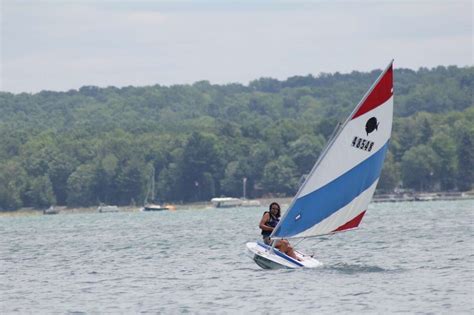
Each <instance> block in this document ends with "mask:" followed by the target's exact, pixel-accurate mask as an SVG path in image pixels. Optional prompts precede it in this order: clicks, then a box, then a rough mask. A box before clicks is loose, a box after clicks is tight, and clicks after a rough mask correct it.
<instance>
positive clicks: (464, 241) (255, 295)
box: [0, 200, 474, 314]
mask: <svg viewBox="0 0 474 315" xmlns="http://www.w3.org/2000/svg"><path fill="white" fill-rule="evenodd" d="M263 211H264V207H261V208H234V209H201V210H192V209H190V210H179V211H174V212H151V213H140V212H136V213H135V212H134V213H131V212H128V213H102V214H101V213H84V214H59V215H55V216H22V217H5V216H4V217H0V313H3V314H4V313H15V312H17V313H49V314H50V313H74V314H80V313H139V312H144V313H165V314H168V313H172V314H176V313H201V314H202V313H204V314H206V313H213V314H229V313H239V314H240V313H242V314H245V313H250V312H256V313H263V314H270V313H271V314H291V313H297V314H315V313H318V314H333V313H337V312H342V313H349V312H351V313H353V312H356V313H361V312H364V313H395V312H400V313H421V314H425V313H445V314H447V313H466V314H467V313H470V314H473V313H474V301H473V300H474V270H473V268H474V242H473V239H474V238H473V227H474V225H473V223H474V222H473V221H474V201H473V200H464V201H449V202H448V201H446V202H444V201H437V202H418V203H415V202H412V203H385V204H382V203H377V204H371V205H370V207H369V211H368V212H367V214H366V216H365V218H364V220H363V221H362V224H361V228H360V229H359V230H357V231H354V232H347V233H339V234H337V235H333V236H330V237H324V238H317V239H311V240H305V241H304V242H302V243H300V244H299V245H298V246H297V247H298V248H300V249H303V250H306V251H308V252H310V253H315V254H316V257H317V258H318V259H319V260H320V261H322V262H323V263H324V267H321V268H318V269H300V270H263V269H260V268H259V267H258V266H257V265H256V264H255V263H254V262H253V261H252V260H251V259H250V258H249V257H248V256H247V254H246V251H245V243H246V242H247V241H253V240H256V239H259V230H258V222H259V220H260V218H261V215H262V213H263Z"/></svg>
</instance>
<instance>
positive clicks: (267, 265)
mask: <svg viewBox="0 0 474 315" xmlns="http://www.w3.org/2000/svg"><path fill="white" fill-rule="evenodd" d="M246 245H247V249H248V251H249V252H250V255H251V257H252V259H253V260H254V261H255V262H256V263H257V265H259V266H260V267H262V268H264V269H282V268H287V269H297V268H316V267H321V266H322V265H323V264H322V263H321V262H320V261H318V260H316V259H314V258H313V257H311V256H309V255H305V254H303V253H301V252H299V251H296V250H295V253H296V256H298V258H300V259H301V261H297V260H295V259H293V258H291V257H289V256H287V255H285V254H283V253H282V252H280V251H279V250H278V249H276V248H275V249H274V250H273V251H272V250H271V248H270V247H269V246H267V245H265V244H263V243H260V242H257V243H256V242H249V243H247V244H246Z"/></svg>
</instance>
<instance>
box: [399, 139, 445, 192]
mask: <svg viewBox="0 0 474 315" xmlns="http://www.w3.org/2000/svg"><path fill="white" fill-rule="evenodd" d="M439 165H440V158H439V156H438V155H437V154H436V153H435V152H434V151H433V149H432V148H431V147H429V146H427V145H424V144H421V145H418V146H416V147H413V148H411V149H409V150H408V151H407V152H405V154H404V155H403V158H402V164H401V176H402V180H403V185H404V186H405V187H408V188H414V189H417V190H420V191H424V190H429V189H433V188H434V181H433V180H434V178H436V176H437V174H436V171H437V170H438V169H439Z"/></svg>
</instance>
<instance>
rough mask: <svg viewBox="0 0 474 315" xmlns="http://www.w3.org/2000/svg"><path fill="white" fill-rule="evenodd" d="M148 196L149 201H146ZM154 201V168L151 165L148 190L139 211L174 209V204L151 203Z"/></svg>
mask: <svg viewBox="0 0 474 315" xmlns="http://www.w3.org/2000/svg"><path fill="white" fill-rule="evenodd" d="M148 197H150V200H151V202H150V201H148ZM154 201H155V168H154V167H153V166H152V172H151V176H150V186H149V187H148V191H147V193H146V196H145V201H144V203H143V204H144V206H143V207H142V208H141V209H140V211H163V210H175V207H174V206H171V205H160V204H156V203H153V202H154Z"/></svg>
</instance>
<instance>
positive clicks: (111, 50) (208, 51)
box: [0, 0, 474, 93]
mask: <svg viewBox="0 0 474 315" xmlns="http://www.w3.org/2000/svg"><path fill="white" fill-rule="evenodd" d="M0 1H1V2H0V3H1V6H0V11H1V56H0V58H1V59H0V60H1V75H0V90H1V91H9V92H13V93H19V92H34V93H35V92H39V91H41V90H53V91H67V90H70V89H78V88H80V87H81V86H84V85H96V86H100V87H106V86H117V87H122V86H128V85H133V86H147V85H154V84H160V85H172V84H183V83H193V82H196V81H200V80H208V81H210V82H211V83H216V84H225V83H231V82H240V83H244V84H248V83H249V82H250V81H252V80H254V79H257V78H260V77H272V78H277V79H280V80H285V79H286V78H288V77H290V76H294V75H307V74H312V75H314V76H317V75H318V74H320V73H321V72H326V73H333V72H336V71H339V72H342V73H347V72H351V71H352V70H359V71H370V70H373V69H382V68H384V67H385V66H386V65H387V64H388V62H389V61H390V60H391V59H392V58H393V59H395V64H394V65H395V67H398V68H400V67H402V68H411V69H414V70H417V69H418V68H419V67H429V68H431V67H435V66H438V65H445V66H447V65H457V66H471V65H473V15H474V12H473V10H474V9H473V1H472V0H442V1H434V0H417V1H403V0H402V1H400V0H399V1H389V0H360V1H350V0H346V1H334V0H333V1H330V0H327V1H324V0H314V1H310V0H306V1H294V0H293V1H291V0H281V1H258V0H249V1H232V2H231V1H224V0H221V1H217V0H215V1H212V0H209V1H199V0H195V1H176V0H175V1H157V0H154V1H151V0H150V1H146V0H145V1H132V0H130V1H118V0H115V1H112V0H95V1H92V0H88V1H79V0H76V1H66V0H63V1H59V0H56V1H54V0H50V1H44V0H29V1H21V0H0Z"/></svg>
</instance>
